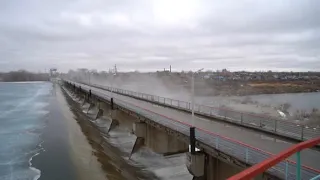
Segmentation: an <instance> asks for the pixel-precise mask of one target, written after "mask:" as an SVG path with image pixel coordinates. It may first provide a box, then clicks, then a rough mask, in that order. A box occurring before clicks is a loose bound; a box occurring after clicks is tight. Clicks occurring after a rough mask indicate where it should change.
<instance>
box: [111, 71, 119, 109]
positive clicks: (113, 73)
mask: <svg viewBox="0 0 320 180" xmlns="http://www.w3.org/2000/svg"><path fill="white" fill-rule="evenodd" d="M112 71H114V72H112ZM112 71H111V73H112V74H111V91H110V97H111V98H110V102H111V109H113V80H114V78H113V77H114V76H115V75H117V69H116V66H115V68H114V69H112Z"/></svg>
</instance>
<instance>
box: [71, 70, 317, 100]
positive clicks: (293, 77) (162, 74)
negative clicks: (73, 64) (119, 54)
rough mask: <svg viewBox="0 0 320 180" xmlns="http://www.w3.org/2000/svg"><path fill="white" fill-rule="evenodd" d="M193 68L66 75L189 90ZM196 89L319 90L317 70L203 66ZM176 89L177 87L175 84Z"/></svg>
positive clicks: (209, 92) (212, 92)
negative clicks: (204, 67) (299, 70)
mask: <svg viewBox="0 0 320 180" xmlns="http://www.w3.org/2000/svg"><path fill="white" fill-rule="evenodd" d="M192 73H193V72H192V71H181V72H174V71H171V70H170V69H168V70H166V69H163V70H161V71H156V72H139V71H134V72H118V71H117V68H116V66H115V67H114V68H113V69H112V70H109V71H100V72H98V71H97V70H88V69H78V70H76V71H74V70H70V71H69V73H67V75H68V76H69V77H73V78H74V79H75V80H85V81H87V80H88V78H91V79H98V80H101V81H105V80H109V81H111V79H110V78H112V79H113V81H115V82H118V83H120V84H121V83H122V84H125V83H132V82H135V83H141V82H139V80H140V81H145V82H146V81H151V82H155V81H157V82H158V81H161V84H162V85H164V86H168V88H174V87H175V86H177V87H184V88H183V89H186V90H190V86H191V77H192ZM194 78H195V84H196V86H195V90H196V93H197V94H200V95H227V96H229V95H237V96H243V95H252V94H275V93H299V92H320V72H273V71H265V72H263V71H261V72H248V71H237V72H231V71H228V70H227V69H222V70H216V71H212V70H205V71H201V72H199V73H195V74H194ZM175 89H179V88H175Z"/></svg>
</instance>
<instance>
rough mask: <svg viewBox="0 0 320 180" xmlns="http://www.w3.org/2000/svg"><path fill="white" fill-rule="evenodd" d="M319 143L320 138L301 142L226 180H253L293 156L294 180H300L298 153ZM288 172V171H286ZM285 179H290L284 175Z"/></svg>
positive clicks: (312, 179)
mask: <svg viewBox="0 0 320 180" xmlns="http://www.w3.org/2000/svg"><path fill="white" fill-rule="evenodd" d="M319 143H320V137H318V138H314V139H311V140H308V141H304V142H301V143H299V144H295V145H293V146H291V147H290V148H288V149H286V150H284V151H282V152H280V153H279V154H277V155H275V156H273V157H271V158H269V159H266V160H265V161H263V162H260V163H258V164H255V165H254V166H252V167H250V168H248V169H245V170H244V171H242V172H240V173H238V174H236V175H234V176H232V177H230V178H228V180H246V179H253V178H254V177H256V176H257V175H259V174H261V173H263V172H265V171H266V170H268V169H269V168H272V167H273V166H274V165H276V164H278V163H279V162H281V161H283V160H285V159H286V158H288V157H290V156H292V155H293V154H296V159H297V162H298V163H297V166H296V179H298V180H300V179H301V156H300V152H301V151H302V150H304V149H309V148H311V147H313V146H315V145H318V144H319ZM286 172H288V171H286ZM317 178H319V179H320V175H318V176H314V177H312V178H311V180H315V179H317ZM285 179H286V180H287V179H291V177H289V176H288V174H286V176H285Z"/></svg>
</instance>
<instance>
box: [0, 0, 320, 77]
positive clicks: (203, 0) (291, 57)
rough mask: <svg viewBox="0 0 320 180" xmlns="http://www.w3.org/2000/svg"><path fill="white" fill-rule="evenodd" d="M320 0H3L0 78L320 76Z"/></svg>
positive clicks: (0, 6)
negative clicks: (113, 71)
mask: <svg viewBox="0 0 320 180" xmlns="http://www.w3.org/2000/svg"><path fill="white" fill-rule="evenodd" d="M319 14H320V1H319V0H313V1H311V0H310V1H309V0H232V1H231V0H54V1H53V0H2V1H0V71H9V70H17V69H22V68H24V69H27V70H32V71H44V70H45V69H49V68H51V67H56V68H58V69H59V70H60V71H67V70H68V69H70V68H72V69H76V68H89V69H98V70H108V69H109V68H110V67H111V66H113V65H114V64H117V67H118V69H119V70H120V71H129V70H140V71H153V70H161V69H163V68H169V65H172V69H173V70H178V71H180V70H190V69H193V70H195V69H198V68H202V67H204V68H205V69H213V70H216V69H222V68H227V69H230V70H242V69H244V70H268V69H271V70H277V71H281V70H286V71H291V70H293V71H297V70H301V71H307V70H316V71H320V15H319Z"/></svg>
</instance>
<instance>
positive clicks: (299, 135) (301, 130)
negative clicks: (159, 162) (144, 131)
mask: <svg viewBox="0 0 320 180" xmlns="http://www.w3.org/2000/svg"><path fill="white" fill-rule="evenodd" d="M83 84H85V83H83ZM91 86H94V87H97V88H101V89H105V90H108V91H110V90H111V88H110V87H108V86H102V85H97V84H91ZM113 92H115V93H118V94H123V95H127V96H131V97H135V98H140V99H144V100H147V101H151V102H155V103H158V104H163V105H166V106H170V107H174V108H177V109H181V110H186V111H191V105H190V102H186V101H180V100H174V99H171V98H165V97H160V96H156V95H150V94H146V93H140V92H134V91H129V90H123V89H119V88H113ZM150 97H151V98H150ZM175 102H176V103H175ZM195 113H197V114H200V115H205V116H209V117H213V118H216V119H220V120H223V121H228V122H232V123H235V124H240V125H243V126H247V127H252V128H256V129H261V130H263V131H266V132H269V133H273V134H278V135H281V136H284V137H288V138H292V139H295V140H299V141H304V140H308V139H312V138H315V137H319V136H320V129H318V128H317V129H311V128H308V127H307V126H304V125H300V124H297V123H294V122H291V121H288V120H284V119H278V118H274V117H268V116H262V115H258V114H254V113H244V112H239V111H235V110H230V109H225V108H217V107H211V106H205V105H199V104H195Z"/></svg>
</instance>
